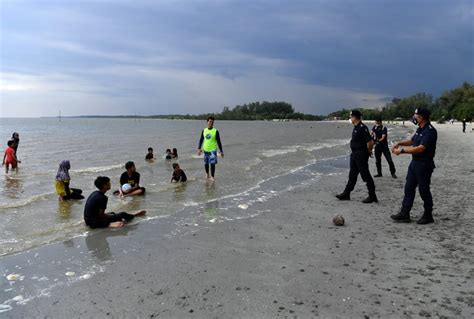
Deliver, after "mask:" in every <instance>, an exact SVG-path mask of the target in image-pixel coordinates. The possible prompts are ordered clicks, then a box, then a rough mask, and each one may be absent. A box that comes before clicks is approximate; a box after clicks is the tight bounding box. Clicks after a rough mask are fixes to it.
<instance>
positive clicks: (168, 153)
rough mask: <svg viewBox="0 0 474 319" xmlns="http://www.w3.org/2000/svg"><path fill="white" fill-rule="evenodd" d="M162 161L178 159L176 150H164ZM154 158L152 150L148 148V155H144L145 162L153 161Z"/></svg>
mask: <svg viewBox="0 0 474 319" xmlns="http://www.w3.org/2000/svg"><path fill="white" fill-rule="evenodd" d="M163 158H164V159H166V160H172V159H178V149H176V148H173V150H171V149H169V148H168V149H166V151H165V155H164V156H163ZM155 159H156V158H155V155H154V154H153V148H152V147H149V148H148V153H147V154H146V155H145V160H146V161H154V160H155Z"/></svg>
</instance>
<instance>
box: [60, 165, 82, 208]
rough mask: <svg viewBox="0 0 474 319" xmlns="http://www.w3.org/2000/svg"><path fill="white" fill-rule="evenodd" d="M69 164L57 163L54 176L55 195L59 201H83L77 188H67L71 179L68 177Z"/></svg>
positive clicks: (80, 191)
mask: <svg viewBox="0 0 474 319" xmlns="http://www.w3.org/2000/svg"><path fill="white" fill-rule="evenodd" d="M70 168H71V164H70V163H69V161H68V160H63V161H61V163H59V169H58V173H57V174H56V183H55V186H56V193H58V195H59V200H60V201H62V200H68V199H83V198H84V196H82V195H81V194H82V190H80V189H77V188H69V183H70V181H71V177H70V176H69V169H70Z"/></svg>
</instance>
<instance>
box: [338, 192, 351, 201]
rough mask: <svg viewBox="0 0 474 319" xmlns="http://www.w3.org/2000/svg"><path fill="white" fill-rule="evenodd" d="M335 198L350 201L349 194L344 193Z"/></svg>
mask: <svg viewBox="0 0 474 319" xmlns="http://www.w3.org/2000/svg"><path fill="white" fill-rule="evenodd" d="M336 197H337V198H339V199H340V200H351V193H348V192H346V191H344V192H342V193H340V194H338V195H336Z"/></svg>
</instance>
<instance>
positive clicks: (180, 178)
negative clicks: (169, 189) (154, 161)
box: [171, 163, 188, 183]
mask: <svg viewBox="0 0 474 319" xmlns="http://www.w3.org/2000/svg"><path fill="white" fill-rule="evenodd" d="M173 169H174V171H173V176H172V177H171V183H172V182H173V181H175V182H177V183H178V182H181V183H184V182H186V181H187V180H188V178H187V177H186V174H185V173H184V171H183V170H182V169H181V168H180V167H179V164H178V163H174V164H173Z"/></svg>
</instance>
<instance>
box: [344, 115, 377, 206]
mask: <svg viewBox="0 0 474 319" xmlns="http://www.w3.org/2000/svg"><path fill="white" fill-rule="evenodd" d="M351 122H352V124H353V125H354V129H353V130H352V139H351V150H352V153H351V157H350V170H349V180H348V182H347V185H346V188H345V189H344V191H343V192H342V193H341V194H338V195H336V197H337V198H338V199H340V200H350V199H351V196H350V194H351V192H352V191H353V190H354V187H355V185H356V182H357V176H358V175H359V173H360V176H361V177H362V180H363V181H364V182H366V183H367V189H368V191H369V196H368V197H367V198H366V199H364V200H363V201H362V203H366V204H369V203H374V202H378V199H377V195H376V194H375V184H374V180H373V179H372V176H371V175H370V171H369V157H371V156H372V148H373V146H374V140H373V139H372V136H371V135H370V133H369V129H368V128H367V126H366V125H365V124H364V123H362V113H361V112H359V111H358V110H354V111H352V112H351Z"/></svg>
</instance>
